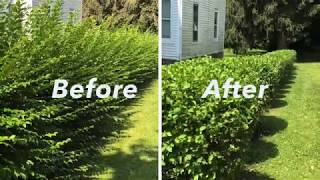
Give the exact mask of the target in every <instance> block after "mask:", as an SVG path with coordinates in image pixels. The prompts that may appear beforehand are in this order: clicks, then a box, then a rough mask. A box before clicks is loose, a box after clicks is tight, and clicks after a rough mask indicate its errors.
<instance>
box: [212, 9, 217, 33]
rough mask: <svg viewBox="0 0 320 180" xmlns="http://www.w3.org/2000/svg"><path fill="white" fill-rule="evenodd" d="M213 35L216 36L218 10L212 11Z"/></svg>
mask: <svg viewBox="0 0 320 180" xmlns="http://www.w3.org/2000/svg"><path fill="white" fill-rule="evenodd" d="M213 28H214V29H213V37H214V38H218V12H214V25H213Z"/></svg>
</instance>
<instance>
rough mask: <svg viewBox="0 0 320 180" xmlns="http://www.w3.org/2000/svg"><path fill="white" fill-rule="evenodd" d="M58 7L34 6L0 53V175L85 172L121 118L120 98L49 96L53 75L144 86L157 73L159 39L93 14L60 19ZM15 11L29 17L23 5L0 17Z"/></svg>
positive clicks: (61, 175)
mask: <svg viewBox="0 0 320 180" xmlns="http://www.w3.org/2000/svg"><path fill="white" fill-rule="evenodd" d="M16 6H17V7H20V6H19V5H16ZM60 10H61V1H58V2H57V3H56V5H55V6H53V7H49V5H48V4H47V5H46V4H44V5H43V6H41V7H40V8H36V9H33V10H32V12H31V14H30V15H29V16H28V18H27V19H26V20H25V21H26V22H25V25H23V26H19V28H20V27H22V29H23V31H19V36H18V35H16V34H15V33H12V34H9V35H10V36H11V37H17V38H15V41H16V42H15V43H11V44H10V46H6V47H7V50H6V51H5V52H4V54H3V56H2V57H0V85H1V86H0V179H18V178H19V179H66V178H71V177H73V178H76V177H79V178H80V177H83V176H84V174H86V173H87V171H88V169H90V168H92V166H93V165H90V164H85V162H86V161H85V160H86V159H87V158H92V156H93V154H92V152H93V151H95V149H96V147H98V146H99V144H100V143H102V142H104V141H103V139H107V138H108V137H110V136H113V135H114V134H115V133H117V132H118V131H119V130H120V129H121V127H122V126H123V124H124V123H125V122H124V119H123V118H121V117H119V115H118V114H119V113H118V112H119V111H120V110H122V109H123V107H125V105H126V103H128V102H127V100H126V99H125V98H124V97H120V98H118V99H111V98H107V99H97V98H96V97H93V98H92V99H78V100H75V99H71V98H70V99H68V98H66V99H52V98H51V93H52V89H53V84H54V80H55V79H67V80H68V81H69V83H70V84H76V83H80V84H85V83H87V82H88V80H89V79H91V78H93V77H97V78H98V80H99V83H100V84H101V83H108V84H110V85H115V84H118V83H119V84H131V83H133V84H135V85H137V86H138V87H141V85H143V84H144V83H145V82H146V81H147V80H148V79H151V78H152V76H153V75H154V73H155V72H156V68H157V37H156V36H154V35H152V34H149V33H141V32H139V31H138V30H137V29H132V28H126V27H123V28H120V29H108V28H107V26H106V25H105V24H103V23H102V24H101V25H100V26H96V25H95V21H93V20H91V19H87V20H84V21H83V22H79V23H76V24H74V23H71V22H70V23H67V24H65V23H62V22H61V21H60V15H61V11H60ZM15 13H16V14H20V13H21V14H23V15H22V16H19V18H18V17H17V18H16V19H17V21H15V22H21V21H22V18H23V17H26V16H25V14H24V12H23V10H22V9H21V8H20V10H18V9H17V12H15V11H12V12H9V13H6V14H5V17H1V18H3V19H9V18H10V17H11V16H14V14H15ZM10 22H11V21H10ZM4 25H5V26H6V28H5V29H8V30H9V29H13V30H15V29H16V23H6V22H4ZM1 28H2V26H1ZM19 28H18V30H19ZM8 30H6V31H8ZM8 32H9V31H8ZM2 37H4V38H7V36H1V38H2ZM7 39H8V38H7ZM12 39H13V38H12ZM1 43H2V41H1Z"/></svg>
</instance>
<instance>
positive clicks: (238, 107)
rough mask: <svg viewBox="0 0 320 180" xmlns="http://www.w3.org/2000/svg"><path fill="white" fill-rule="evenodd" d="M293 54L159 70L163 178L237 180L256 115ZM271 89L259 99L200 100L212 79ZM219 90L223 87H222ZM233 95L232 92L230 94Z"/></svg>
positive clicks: (286, 70) (284, 52)
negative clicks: (160, 79)
mask: <svg viewBox="0 0 320 180" xmlns="http://www.w3.org/2000/svg"><path fill="white" fill-rule="evenodd" d="M295 59H296V52H295V51H292V50H281V51H275V52H271V53H267V54H264V55H256V56H239V57H229V58H225V59H223V60H218V59H213V58H210V57H203V58H196V59H193V60H187V61H183V62H180V63H176V64H173V65H169V66H165V67H163V69H162V71H163V73H162V74H163V85H162V88H163V89H162V103H163V105H162V106H163V107H162V109H163V112H162V113H163V127H162V129H163V134H162V138H163V140H162V141H163V144H162V145H163V148H162V161H163V162H162V163H163V177H164V179H235V178H236V176H237V173H238V172H239V171H240V170H241V168H242V167H243V158H244V154H245V152H246V147H248V143H250V140H251V138H252V136H253V133H254V131H255V127H256V125H257V123H258V122H259V117H260V115H261V114H262V113H263V112H264V110H265V109H266V108H267V107H268V104H269V103H270V101H271V100H272V98H273V97H274V95H275V93H276V89H277V87H278V86H279V85H280V81H281V80H283V79H284V78H285V77H286V75H287V74H288V73H289V70H290V67H291V66H292V65H293V62H294V60H295ZM229 77H232V78H234V79H235V81H240V84H241V85H247V84H253V85H255V86H257V87H259V86H260V85H266V84H269V85H271V88H270V89H269V90H268V91H267V93H266V94H265V96H264V98H263V99H258V98H253V99H244V98H243V97H242V98H239V99H235V98H233V97H232V94H230V96H229V98H227V99H218V98H215V97H214V96H210V97H208V98H206V99H201V96H202V94H203V93H204V91H205V89H206V87H207V86H208V85H209V83H210V81H211V80H214V79H215V80H218V82H219V87H220V88H221V87H222V85H223V83H224V82H225V81H226V79H227V78H229ZM220 92H223V89H222V88H221V89H220ZM229 93H232V92H229Z"/></svg>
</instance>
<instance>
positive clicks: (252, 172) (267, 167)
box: [242, 62, 320, 180]
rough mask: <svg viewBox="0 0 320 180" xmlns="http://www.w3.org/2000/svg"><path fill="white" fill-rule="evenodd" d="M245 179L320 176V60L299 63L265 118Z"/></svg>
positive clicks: (317, 177)
mask: <svg viewBox="0 0 320 180" xmlns="http://www.w3.org/2000/svg"><path fill="white" fill-rule="evenodd" d="M260 128H261V129H260V131H261V132H262V134H260V137H259V138H258V139H256V140H254V142H253V143H252V146H251V148H250V149H251V150H250V152H249V153H248V154H249V157H248V164H249V166H248V168H247V169H248V171H247V172H245V175H244V177H243V178H242V179H259V180H260V179H277V180H278V179H279V180H284V179H293V180H296V179H308V180H317V179H320V141H319V137H320V63H316V62H313V63H311V62H309V63H296V64H295V71H294V74H293V76H292V77H291V78H290V79H289V82H288V84H287V85H286V86H285V87H283V89H282V90H281V91H280V93H279V99H277V100H275V102H274V103H273V107H272V108H271V110H270V111H269V112H267V113H266V114H265V115H264V116H263V117H262V125H261V127H260Z"/></svg>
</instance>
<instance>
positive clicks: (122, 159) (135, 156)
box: [97, 81, 158, 180]
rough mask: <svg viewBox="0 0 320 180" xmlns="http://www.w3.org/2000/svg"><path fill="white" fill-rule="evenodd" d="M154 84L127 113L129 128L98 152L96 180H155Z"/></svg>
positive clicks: (155, 90) (156, 104)
mask: <svg viewBox="0 0 320 180" xmlns="http://www.w3.org/2000/svg"><path fill="white" fill-rule="evenodd" d="M157 97H158V87H157V81H154V82H152V84H151V86H150V87H149V88H148V89H147V90H146V91H145V92H143V96H142V98H141V99H138V101H137V102H136V103H134V105H133V106H132V108H130V109H129V110H128V112H129V113H132V114H131V115H130V116H129V122H130V123H131V127H129V128H128V129H126V130H124V131H123V133H122V135H121V137H120V138H119V139H117V140H116V141H115V142H114V143H112V144H110V145H107V146H106V147H105V148H104V149H103V150H102V160H101V161H102V162H103V164H102V166H103V167H105V169H104V171H103V172H102V173H101V174H100V175H98V176H97V178H98V179H103V180H105V179H116V180H118V179H119V180H126V179H132V180H135V179H139V180H150V179H157V169H158V168H157V167H158V166H157V163H158V162H157V156H158V155H157V152H158V151H157V148H158V99H157Z"/></svg>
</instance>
